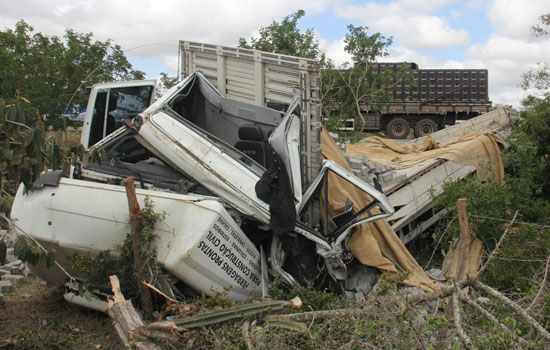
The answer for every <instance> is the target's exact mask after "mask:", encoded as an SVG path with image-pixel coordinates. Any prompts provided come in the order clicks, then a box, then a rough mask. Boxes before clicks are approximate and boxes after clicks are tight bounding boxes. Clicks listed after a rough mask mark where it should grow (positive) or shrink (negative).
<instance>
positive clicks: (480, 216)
mask: <svg viewBox="0 0 550 350" xmlns="http://www.w3.org/2000/svg"><path fill="white" fill-rule="evenodd" d="M467 215H468V216H469V217H474V218H481V219H488V220H495V221H501V222H508V223H509V222H512V220H506V219H500V218H495V217H491V216H484V215H475V214H467ZM514 223H516V224H518V225H530V226H537V227H544V228H550V225H544V224H537V223H534V222H525V221H517V220H516V221H515V222H514Z"/></svg>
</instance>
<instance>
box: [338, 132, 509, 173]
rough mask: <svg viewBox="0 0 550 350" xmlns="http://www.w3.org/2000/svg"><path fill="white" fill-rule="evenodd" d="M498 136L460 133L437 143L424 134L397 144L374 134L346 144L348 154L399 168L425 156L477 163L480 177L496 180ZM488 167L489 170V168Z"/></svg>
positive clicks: (501, 169)
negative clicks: (420, 140)
mask: <svg viewBox="0 0 550 350" xmlns="http://www.w3.org/2000/svg"><path fill="white" fill-rule="evenodd" d="M499 143H502V141H501V140H500V138H498V136H496V135H494V134H491V133H482V132H475V133H468V134H464V135H462V136H460V137H458V138H456V139H455V140H453V141H451V142H449V143H447V144H444V145H442V144H438V143H436V142H434V141H433V140H432V139H431V138H429V137H427V138H426V139H425V141H424V144H423V145H418V144H405V145H402V144H399V143H398V142H397V141H395V140H389V139H383V138H381V137H378V136H374V137H368V138H366V139H364V140H363V141H360V142H358V143H356V144H353V145H348V146H347V147H346V153H348V154H363V155H365V156H366V157H367V158H368V159H369V161H374V162H377V163H381V164H388V165H391V166H392V167H393V168H396V169H399V168H404V167H409V166H413V165H415V164H419V163H421V162H423V161H425V160H428V159H437V158H441V159H446V160H451V161H453V162H456V163H459V164H463V165H472V166H475V167H477V174H478V176H479V178H480V179H481V180H486V179H487V177H488V176H489V175H491V177H493V176H494V178H495V180H496V181H497V182H498V183H502V182H503V180H504V166H503V164H502V158H501V156H500V147H499ZM489 170H491V171H489Z"/></svg>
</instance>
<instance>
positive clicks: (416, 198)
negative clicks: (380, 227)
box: [388, 161, 476, 230]
mask: <svg viewBox="0 0 550 350" xmlns="http://www.w3.org/2000/svg"><path fill="white" fill-rule="evenodd" d="M475 169H476V168H475V167H474V166H466V165H462V164H458V163H455V162H451V161H446V162H444V163H442V164H441V165H439V166H437V167H435V168H433V169H431V170H430V171H427V172H426V173H425V174H423V175H422V176H420V177H418V178H417V179H416V180H414V181H412V182H411V183H410V184H408V185H407V186H404V187H403V188H401V189H399V190H398V191H396V192H394V193H392V194H391V195H390V196H389V197H388V199H389V201H390V203H391V205H392V206H393V207H394V208H396V209H397V210H396V212H395V213H394V214H393V215H392V216H391V217H390V218H388V221H390V223H391V225H392V228H393V229H394V230H398V229H399V228H400V227H402V225H403V224H404V223H406V222H407V220H408V219H410V218H411V217H412V216H414V215H415V214H416V213H417V212H418V211H420V210H422V209H423V208H425V207H426V206H427V205H428V204H430V203H431V200H432V197H431V194H430V191H432V190H433V193H434V194H435V195H438V194H440V193H442V191H443V184H444V183H445V182H448V181H453V180H456V179H461V178H463V177H465V176H466V175H468V174H470V173H472V172H474V171H475Z"/></svg>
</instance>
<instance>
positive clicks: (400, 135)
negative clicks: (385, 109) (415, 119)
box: [386, 118, 411, 139]
mask: <svg viewBox="0 0 550 350" xmlns="http://www.w3.org/2000/svg"><path fill="white" fill-rule="evenodd" d="M386 130H387V131H388V134H389V135H390V137H391V138H392V139H406V138H407V136H409V132H410V130H411V126H410V125H409V122H408V121H406V120H405V119H403V118H394V119H392V120H390V122H389V123H388V126H387V128H386Z"/></svg>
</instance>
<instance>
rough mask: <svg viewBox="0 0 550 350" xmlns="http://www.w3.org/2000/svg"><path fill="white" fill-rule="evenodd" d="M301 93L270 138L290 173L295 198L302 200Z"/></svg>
mask: <svg viewBox="0 0 550 350" xmlns="http://www.w3.org/2000/svg"><path fill="white" fill-rule="evenodd" d="M299 97H300V96H299V95H296V96H295V97H294V99H293V100H292V103H291V104H290V106H289V108H288V110H287V112H286V114H285V116H284V117H283V120H282V121H281V123H280V124H279V125H278V126H277V127H276V128H275V129H274V130H273V132H272V133H271V136H270V137H269V139H268V142H269V144H270V145H271V147H272V148H273V150H274V151H275V152H276V153H277V154H278V155H279V156H280V157H281V159H282V160H283V163H284V165H285V168H286V171H287V173H288V178H289V179H290V183H291V186H292V191H293V194H294V199H295V201H296V202H297V203H298V202H300V201H301V200H302V177H301V173H300V169H301V167H300V118H299V115H300V103H299V102H300V101H299Z"/></svg>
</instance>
